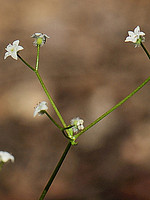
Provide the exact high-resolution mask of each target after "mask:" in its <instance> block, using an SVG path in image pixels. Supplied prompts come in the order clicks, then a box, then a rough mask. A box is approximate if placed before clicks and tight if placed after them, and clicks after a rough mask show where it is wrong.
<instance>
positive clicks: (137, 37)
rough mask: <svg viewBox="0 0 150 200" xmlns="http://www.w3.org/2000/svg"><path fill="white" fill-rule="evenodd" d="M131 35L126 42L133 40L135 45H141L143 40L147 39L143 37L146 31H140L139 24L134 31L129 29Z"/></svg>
mask: <svg viewBox="0 0 150 200" xmlns="http://www.w3.org/2000/svg"><path fill="white" fill-rule="evenodd" d="M128 34H129V36H128V37H126V39H125V42H133V43H134V44H135V47H137V46H139V45H140V44H141V42H144V41H145V38H144V37H143V36H144V35H145V33H144V32H140V27H139V26H137V27H136V28H135V29H134V32H133V31H128Z"/></svg>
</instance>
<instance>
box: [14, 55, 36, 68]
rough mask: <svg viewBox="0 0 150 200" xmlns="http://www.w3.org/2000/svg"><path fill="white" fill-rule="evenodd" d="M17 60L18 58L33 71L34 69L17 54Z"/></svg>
mask: <svg viewBox="0 0 150 200" xmlns="http://www.w3.org/2000/svg"><path fill="white" fill-rule="evenodd" d="M17 56H18V58H20V60H21V61H22V62H23V63H24V64H25V65H27V67H29V68H30V69H31V70H32V71H35V69H34V68H33V67H31V65H29V64H28V63H27V62H26V61H25V60H24V59H23V58H22V57H21V56H20V55H19V54H17Z"/></svg>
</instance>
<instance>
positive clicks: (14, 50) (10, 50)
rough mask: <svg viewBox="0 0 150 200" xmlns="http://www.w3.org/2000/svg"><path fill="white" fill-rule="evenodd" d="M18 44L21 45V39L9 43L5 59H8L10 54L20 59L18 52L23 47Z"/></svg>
mask: <svg viewBox="0 0 150 200" xmlns="http://www.w3.org/2000/svg"><path fill="white" fill-rule="evenodd" d="M18 45H19V40H15V41H14V42H13V44H12V45H11V44H9V45H8V46H7V47H6V48H5V50H6V51H7V52H6V53H5V56H4V59H6V58H7V57H8V56H11V57H12V58H13V59H15V60H17V59H18V57H17V52H18V51H20V50H22V49H23V47H22V46H18Z"/></svg>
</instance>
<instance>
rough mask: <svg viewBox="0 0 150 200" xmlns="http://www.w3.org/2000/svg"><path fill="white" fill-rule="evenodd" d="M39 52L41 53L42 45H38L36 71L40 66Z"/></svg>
mask: <svg viewBox="0 0 150 200" xmlns="http://www.w3.org/2000/svg"><path fill="white" fill-rule="evenodd" d="M39 54H40V45H37V58H36V67H35V70H36V71H38V67H39Z"/></svg>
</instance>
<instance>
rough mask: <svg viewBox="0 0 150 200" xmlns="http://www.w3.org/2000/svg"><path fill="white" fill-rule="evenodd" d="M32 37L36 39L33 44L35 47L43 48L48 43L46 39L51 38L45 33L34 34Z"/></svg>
mask: <svg viewBox="0 0 150 200" xmlns="http://www.w3.org/2000/svg"><path fill="white" fill-rule="evenodd" d="M31 37H32V38H35V41H34V42H33V44H34V45H35V46H37V45H40V46H43V44H45V42H46V39H47V38H49V36H47V35H46V34H43V33H34V34H33V35H32V36H31Z"/></svg>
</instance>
